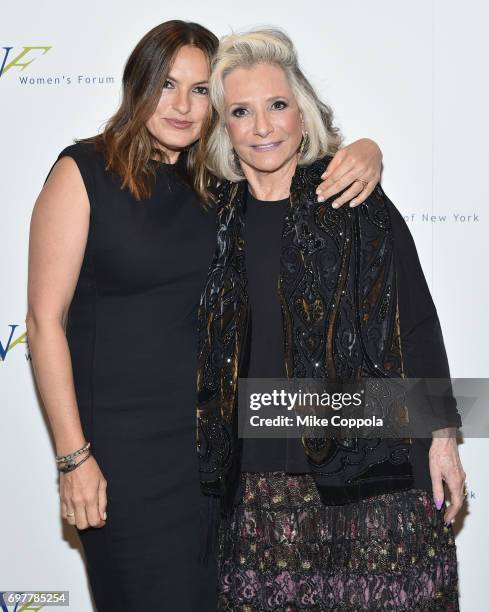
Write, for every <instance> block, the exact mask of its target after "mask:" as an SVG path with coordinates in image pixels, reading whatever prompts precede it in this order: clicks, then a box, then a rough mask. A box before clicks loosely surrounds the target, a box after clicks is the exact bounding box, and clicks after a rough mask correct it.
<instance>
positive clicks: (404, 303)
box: [378, 186, 465, 524]
mask: <svg viewBox="0 0 489 612" xmlns="http://www.w3.org/2000/svg"><path fill="white" fill-rule="evenodd" d="M378 191H379V194H380V195H381V197H384V198H385V201H386V203H387V207H388V210H389V213H390V215H389V216H390V219H391V223H392V235H393V239H394V253H395V263H396V276H397V287H398V299H399V319H400V332H401V352H402V360H403V368H404V373H405V375H406V377H408V378H411V379H419V380H420V381H421V382H422V383H423V384H424V389H425V390H426V396H425V397H426V399H428V400H429V405H428V406H427V408H428V409H429V411H430V412H429V413H428V414H426V419H427V421H426V423H427V424H428V423H429V424H431V427H430V429H431V431H432V438H431V442H430V448H429V454H428V459H429V467H428V466H427V469H429V472H430V476H431V484H432V490H433V501H434V504H435V506H436V508H437V509H438V510H441V508H442V506H443V502H444V500H445V493H444V487H443V483H445V484H446V486H447V488H448V492H449V496H450V506H449V507H448V508H447V509H446V510H445V512H444V517H443V518H444V521H445V523H446V524H449V523H451V522H453V519H454V518H455V515H456V514H457V512H458V511H459V510H460V508H461V507H462V504H463V500H464V497H463V495H464V493H463V491H464V486H465V472H464V470H463V468H462V463H461V461H460V457H459V453H458V443H457V429H458V428H459V427H460V426H461V418H460V415H459V413H458V411H457V402H456V399H455V398H454V396H453V391H452V384H451V379H450V368H449V364H448V358H447V354H446V350H445V344H444V341H443V334H442V330H441V326H440V321H439V318H438V313H437V311H436V307H435V304H434V302H433V299H432V297H431V294H430V290H429V287H428V284H427V282H426V279H425V276H424V273H423V269H422V267H421V263H420V261H419V257H418V253H417V250H416V245H415V243H414V240H413V237H412V235H411V232H410V231H409V228H408V226H407V224H406V222H405V220H404V218H403V217H402V215H401V213H400V212H399V211H398V210H397V208H396V207H395V206H394V204H393V203H392V202H391V201H390V200H389V198H387V196H386V195H385V194H384V192H383V190H382V188H381V187H380V186H379V187H378ZM419 399H420V401H421V402H422V403H421V404H420V407H422V406H424V401H423V398H422V397H420V398H419ZM420 416H421V415H420ZM420 442H421V440H420Z"/></svg>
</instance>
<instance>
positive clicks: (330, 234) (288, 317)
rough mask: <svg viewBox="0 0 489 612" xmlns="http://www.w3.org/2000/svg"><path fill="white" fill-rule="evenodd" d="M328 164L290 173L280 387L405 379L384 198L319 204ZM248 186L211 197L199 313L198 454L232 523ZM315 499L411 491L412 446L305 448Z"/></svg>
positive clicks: (309, 444) (204, 476)
mask: <svg viewBox="0 0 489 612" xmlns="http://www.w3.org/2000/svg"><path fill="white" fill-rule="evenodd" d="M330 159H331V158H325V159H321V160H318V161H317V162H315V163H314V164H312V165H311V166H309V167H297V169H296V172H295V175H294V177H293V180H292V185H291V197H290V205H289V210H288V212H287V214H286V217H285V220H284V226H283V231H282V244H281V258H280V279H279V297H280V302H281V308H282V316H283V326H284V345H285V346H284V348H285V366H286V371H287V376H288V378H324V379H331V380H342V381H352V380H358V379H359V378H362V377H378V378H390V377H398V378H399V377H403V376H404V375H403V369H402V354H401V346H400V328H399V306H398V300H397V286H396V274H395V262H394V249H393V239H392V228H391V222H390V217H389V213H388V209H387V197H386V196H385V194H384V192H383V190H382V188H381V187H380V185H378V186H377V187H376V188H375V191H374V192H373V194H372V195H371V196H369V198H368V199H367V201H366V203H365V204H363V205H362V206H361V207H359V208H353V209H352V208H349V207H341V208H339V209H333V208H332V206H331V200H328V201H326V202H322V203H319V202H317V197H316V194H315V189H316V187H317V185H318V184H319V182H320V176H321V174H322V173H323V172H324V167H325V163H328V162H329V161H330ZM246 190H247V184H246V182H245V181H242V182H240V183H236V184H233V183H228V182H227V183H224V184H223V185H222V186H221V188H220V190H219V193H218V196H217V219H218V221H217V248H216V253H215V256H214V259H213V261H212V263H211V266H210V269H209V273H208V276H207V280H206V284H205V288H204V291H203V293H202V298H201V303H200V308H199V349H198V406H197V452H198V459H199V471H200V483H201V489H202V491H203V493H205V494H206V495H211V496H214V497H215V498H218V499H220V500H221V507H222V509H223V510H224V512H226V513H227V514H229V512H230V511H231V508H232V504H233V500H234V495H235V491H236V487H237V483H238V481H239V473H240V440H239V439H238V437H237V410H236V404H237V384H238V378H239V375H240V372H241V366H242V363H243V359H244V357H245V352H246V346H247V342H246V340H247V331H248V320H249V304H248V297H247V293H246V284H247V277H246V268H245V256H244V254H245V251H244V249H245V244H244V239H243V227H244V210H243V209H244V203H245V198H246ZM303 445H304V451H305V453H306V456H307V460H308V463H309V465H310V470H311V474H312V476H313V477H314V479H315V481H316V484H317V486H318V490H319V492H320V495H321V499H322V500H323V502H324V503H325V504H331V503H333V504H342V503H347V502H352V501H356V500H358V499H362V498H364V497H367V496H371V495H376V494H380V493H385V492H388V491H395V490H402V489H407V488H409V487H410V486H411V485H412V469H411V464H410V462H409V448H410V441H409V440H406V439H402V440H387V439H368V440H367V439H359V438H357V439H349V440H343V439H322V438H304V439H303Z"/></svg>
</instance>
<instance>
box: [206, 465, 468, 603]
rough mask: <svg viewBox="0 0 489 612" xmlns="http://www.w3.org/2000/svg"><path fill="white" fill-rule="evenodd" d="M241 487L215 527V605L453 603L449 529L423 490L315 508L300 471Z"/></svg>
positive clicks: (313, 492) (254, 475) (253, 476)
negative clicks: (234, 502) (226, 515)
mask: <svg viewBox="0 0 489 612" xmlns="http://www.w3.org/2000/svg"><path fill="white" fill-rule="evenodd" d="M241 484H242V490H243V496H242V499H241V501H240V503H239V504H238V505H237V506H236V507H235V509H234V513H233V515H232V516H231V517H230V519H227V520H223V521H221V525H220V529H219V568H218V569H219V604H218V610H219V611H220V612H223V611H229V610H232V611H234V612H260V611H267V612H268V611H274V612H299V611H302V610H308V611H315V612H323V611H335V610H348V611H351V612H353V611H356V610H358V611H359V610H403V611H404V610H405V611H408V610H409V611H410V612H417V611H430V610H436V611H440V612H441V611H443V612H453V611H456V610H458V609H459V607H458V590H457V558H456V549H455V542H454V537H453V532H452V528H451V527H445V525H444V524H443V511H438V510H436V508H435V506H434V504H433V500H432V497H431V495H430V494H429V493H427V492H425V491H420V490H409V491H402V492H397V493H388V494H384V495H379V496H376V497H371V498H368V499H365V500H362V501H360V502H358V503H352V504H347V505H345V506H325V505H323V504H322V503H321V500H320V498H319V493H318V491H317V488H316V485H315V483H314V480H313V478H312V476H311V475H310V474H286V473H284V472H264V473H259V472H243V473H242V474H241Z"/></svg>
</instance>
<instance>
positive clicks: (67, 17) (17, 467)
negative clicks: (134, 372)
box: [0, 0, 489, 612]
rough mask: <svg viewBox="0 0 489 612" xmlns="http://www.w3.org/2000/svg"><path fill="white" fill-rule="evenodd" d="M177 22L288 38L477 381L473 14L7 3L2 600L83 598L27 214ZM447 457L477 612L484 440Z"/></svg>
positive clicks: (1, 220)
mask: <svg viewBox="0 0 489 612" xmlns="http://www.w3.org/2000/svg"><path fill="white" fill-rule="evenodd" d="M175 18H178V19H184V20H188V21H196V22H199V23H202V24H203V25H205V26H206V27H208V28H210V29H211V30H212V31H214V32H215V33H216V34H217V35H223V34H227V33H230V32H231V31H232V30H243V29H248V28H251V27H255V26H264V25H274V26H278V27H280V28H282V29H284V30H285V31H286V32H287V33H288V34H289V35H290V36H291V37H292V38H293V40H294V41H295V43H296V46H297V48H298V51H299V55H300V59H301V63H302V66H303V68H304V71H305V72H306V74H307V76H308V77H309V78H310V79H311V81H312V82H313V84H314V85H315V86H316V88H317V89H318V91H319V92H320V93H321V95H322V97H323V99H324V100H325V101H327V102H328V103H329V104H330V105H331V106H332V107H333V109H334V110H335V116H336V123H337V124H338V125H339V126H340V128H341V129H342V131H343V133H344V135H345V139H346V142H347V143H349V142H352V141H354V140H356V139H357V138H361V137H365V136H368V137H370V138H373V139H374V140H376V141H377V142H378V143H379V145H380V146H381V148H382V150H383V154H384V172H383V186H384V190H385V191H386V193H387V195H388V196H389V197H390V199H391V200H392V201H393V202H394V203H395V204H396V206H397V207H398V208H399V209H400V211H401V212H402V214H403V215H404V217H405V219H406V221H407V223H408V225H409V227H410V229H411V231H412V233H413V235H414V238H415V241H416V245H417V248H418V253H419V256H420V259H421V262H422V265H423V269H424V272H425V275H426V277H427V280H428V283H429V286H430V289H431V291H432V295H433V298H434V301H435V304H436V306H437V309H438V314H439V317H440V320H441V324H442V327H443V332H444V337H445V343H446V348H447V352H448V357H449V361H450V367H451V374H452V377H458V378H472V377H473V378H475V377H480V378H483V377H487V376H488V369H489V365H488V362H487V359H486V351H485V350H484V349H483V347H484V346H486V345H487V342H488V341H489V332H488V326H487V324H486V321H487V319H486V311H487V304H488V302H489V295H488V283H487V276H488V274H487V270H486V267H487V260H488V259H489V249H488V245H489V224H488V221H487V220H488V214H487V209H488V206H489V202H488V197H487V191H488V188H489V187H488V183H487V180H486V179H487V166H488V154H487V141H488V136H489V134H488V131H489V130H488V126H487V108H488V107H489V88H488V84H487V79H486V78H485V77H484V74H485V71H486V70H485V69H486V66H485V63H486V62H485V58H487V57H488V56H489V42H488V39H487V37H486V29H487V28H486V24H487V23H488V22H489V8H488V6H487V4H486V3H484V2H482V1H479V2H476V1H473V0H472V1H470V0H469V1H468V2H466V3H464V4H460V3H458V2H455V1H454V0H429V1H426V0H411V1H410V2H401V1H398V2H392V1H391V0H363V1H362V0H342V2H333V1H332V0H326V1H324V0H323V1H315V0H306V1H305V2H301V3H298V2H295V1H293V0H282V2H280V3H272V2H270V3H266V2H263V1H262V0H248V1H247V2H246V3H244V4H240V3H230V2H223V1H215V2H207V3H203V2H198V1H197V0H182V1H181V2H178V3H169V2H160V1H157V0H146V1H143V2H138V3H133V2H125V1H124V0H123V1H120V0H119V1H115V0H107V1H105V2H96V1H94V0H86V1H85V2H84V3H67V2H61V1H60V0H51V1H50V2H34V1H33V0H25V1H24V2H22V3H20V4H19V3H18V2H14V1H13V0H6V2H3V3H2V11H1V17H0V204H1V206H0V237H1V243H0V244H1V246H2V249H1V257H0V272H1V276H0V414H1V432H2V437H1V446H0V449H1V450H0V465H1V473H0V477H1V489H0V591H10V590H37V591H41V590H44V591H46V590H49V591H69V593H70V608H69V609H70V610H73V612H87V611H89V610H92V609H93V604H92V602H91V598H90V591H89V587H88V582H87V577H86V573H85V567H84V563H83V553H82V550H81V546H80V543H79V540H78V537H77V534H76V531H75V530H74V528H72V527H70V526H68V525H67V524H66V523H65V522H64V521H63V520H62V519H61V517H60V509H59V497H58V484H57V483H58V473H57V471H56V467H55V462H54V446H53V442H52V439H51V436H50V433H49V429H48V425H47V420H46V417H45V415H44V413H43V410H42V408H41V406H40V402H39V397H38V395H37V393H36V389H35V384H34V381H33V377H32V372H31V364H30V355H29V349H28V345H27V341H26V327H25V316H26V310H27V305H26V283H27V255H28V232H29V222H30V216H31V212H32V207H33V204H34V202H35V199H36V197H37V195H38V193H39V191H40V189H41V187H42V184H43V182H44V180H45V178H46V175H47V173H48V172H49V169H50V167H51V165H52V164H53V163H54V161H55V159H56V157H57V155H58V153H59V152H60V151H61V150H62V149H63V148H64V147H65V146H67V145H68V144H70V143H72V142H73V139H74V138H82V137H86V136H89V135H92V134H95V133H96V132H98V131H99V130H100V128H101V127H102V126H103V124H104V122H105V121H106V120H107V119H108V118H109V117H110V115H111V114H112V113H113V112H114V110H115V109H116V107H117V106H118V103H119V100H120V91H121V76H122V69H123V66H124V62H125V60H126V58H127V56H128V54H129V53H130V51H131V50H132V48H133V47H134V45H135V44H136V42H137V41H138V40H139V39H140V38H141V37H142V36H143V34H144V33H145V32H146V31H148V30H149V29H151V28H152V27H153V26H155V25H157V24H158V23H161V22H163V21H166V20H169V19H175ZM66 205H67V206H69V205H70V202H66ZM147 332H148V333H151V330H147ZM142 341H143V339H142ZM127 359H131V354H130V352H129V353H128V355H127ZM460 450H461V456H462V460H463V463H464V467H465V470H466V472H467V475H468V476H467V485H468V498H467V506H466V508H465V510H464V512H463V516H460V518H459V519H458V520H457V524H456V530H457V540H456V541H457V546H458V554H459V573H460V583H461V584H460V590H461V609H462V610H463V612H478V611H479V610H481V609H485V606H486V574H487V567H488V565H489V536H488V535H487V523H486V516H487V515H486V513H487V504H488V500H489V484H488V481H487V466H486V464H485V462H486V459H485V458H486V457H487V456H488V450H489V441H488V440H487V439H483V438H476V439H467V440H465V441H464V443H463V444H462V445H461V448H460ZM109 486H110V483H109ZM109 520H110V519H109ZM10 609H11V608H9V610H10ZM162 609H163V608H162ZM196 612H198V611H196Z"/></svg>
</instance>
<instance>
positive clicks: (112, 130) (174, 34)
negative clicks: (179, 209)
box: [81, 20, 219, 200]
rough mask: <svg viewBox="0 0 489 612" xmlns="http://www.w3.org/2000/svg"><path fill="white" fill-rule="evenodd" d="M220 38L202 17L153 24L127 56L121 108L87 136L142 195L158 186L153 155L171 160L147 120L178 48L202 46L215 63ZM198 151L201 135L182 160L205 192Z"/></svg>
mask: <svg viewBox="0 0 489 612" xmlns="http://www.w3.org/2000/svg"><path fill="white" fill-rule="evenodd" d="M218 43H219V41H218V39H217V37H216V36H215V35H214V34H213V33H212V32H210V31H209V30H208V29H207V28H204V27H203V26H201V25H199V24H198V23H192V22H186V21H180V20H172V21H166V22H164V23H162V24H160V25H158V26H156V27H155V28H153V29H152V30H150V31H149V32H148V33H147V34H145V36H143V38H142V39H141V40H140V41H139V42H138V44H137V45H136V47H135V49H134V50H133V52H132V53H131V55H130V56H129V58H128V60H127V62H126V65H125V68H124V74H123V78H122V84H123V89H122V102H121V105H120V107H119V109H118V110H117V112H116V113H115V114H114V115H113V116H112V117H111V118H110V119H109V121H108V122H107V124H106V126H105V128H104V130H103V132H102V133H101V134H98V135H97V136H94V137H92V138H87V139H85V140H83V141H81V142H94V143H95V144H96V145H97V147H98V148H99V149H100V150H102V151H103V153H104V155H105V159H106V169H107V170H112V171H114V172H115V173H116V174H118V175H119V176H120V178H121V180H122V188H127V189H129V191H130V192H131V193H132V194H133V196H134V197H135V198H136V199H137V200H142V199H145V198H148V197H149V196H150V195H151V192H152V189H153V186H154V180H155V167H154V164H150V163H148V162H149V160H150V159H151V158H157V159H159V160H160V161H163V162H164V161H168V160H167V159H166V158H165V157H166V156H165V154H164V152H163V151H162V150H161V149H160V148H159V147H158V146H157V144H156V142H155V139H154V138H153V136H152V135H151V134H150V132H149V131H148V129H147V127H146V122H147V121H148V119H149V118H150V117H151V115H152V114H153V113H154V111H155V109H156V107H157V105H158V102H159V99H160V96H161V92H162V90H163V86H164V83H165V81H166V79H167V77H168V74H169V72H170V70H171V66H172V64H173V61H174V59H175V57H176V54H177V53H178V51H179V50H180V49H181V48H182V47H184V46H186V45H191V46H194V47H197V48H198V49H200V50H201V51H202V52H203V53H204V54H205V56H206V57H207V59H208V61H209V67H210V65H211V62H212V58H213V56H214V54H215V52H216V50H217V47H218ZM211 113H212V110H211V108H210V105H209V114H210V115H211ZM209 119H210V117H209ZM198 151H199V144H198V141H197V142H196V143H194V144H192V145H191V146H190V147H188V149H186V151H185V152H184V153H183V154H181V155H180V158H179V163H178V166H179V169H180V171H182V172H183V173H184V174H185V176H186V178H187V179H188V180H189V182H190V183H191V184H192V185H193V186H194V188H195V189H196V190H197V192H198V193H199V194H201V195H203V194H204V190H205V187H207V184H208V183H209V177H208V176H207V175H206V173H205V171H203V169H202V167H201V162H198V161H197V157H198Z"/></svg>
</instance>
